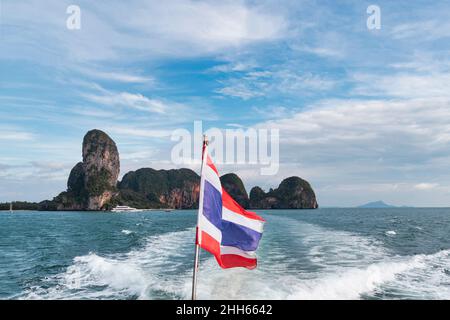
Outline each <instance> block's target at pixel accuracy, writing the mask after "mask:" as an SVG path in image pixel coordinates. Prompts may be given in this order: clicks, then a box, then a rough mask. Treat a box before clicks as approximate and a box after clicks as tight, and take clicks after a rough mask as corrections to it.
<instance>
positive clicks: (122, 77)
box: [77, 67, 155, 84]
mask: <svg viewBox="0 0 450 320" xmlns="http://www.w3.org/2000/svg"><path fill="white" fill-rule="evenodd" d="M77 71H79V72H81V73H82V74H85V75H87V76H90V77H92V78H96V79H102V80H109V81H117V82H124V83H147V84H148V83H150V84H152V83H154V82H155V79H154V78H153V77H149V76H141V75H137V74H132V73H125V72H116V71H104V70H99V69H98V68H96V67H89V68H84V67H81V68H79V69H78V70H77Z"/></svg>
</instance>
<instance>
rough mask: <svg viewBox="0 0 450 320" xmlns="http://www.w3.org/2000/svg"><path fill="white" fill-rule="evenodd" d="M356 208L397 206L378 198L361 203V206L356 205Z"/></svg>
mask: <svg viewBox="0 0 450 320" xmlns="http://www.w3.org/2000/svg"><path fill="white" fill-rule="evenodd" d="M358 208H397V207H396V206H393V205H390V204H387V203H385V202H383V201H381V200H379V201H373V202H369V203H366V204H363V205H361V206H358Z"/></svg>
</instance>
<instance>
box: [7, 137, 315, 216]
mask: <svg viewBox="0 0 450 320" xmlns="http://www.w3.org/2000/svg"><path fill="white" fill-rule="evenodd" d="M82 156H83V161H82V162H79V163H77V164H76V165H75V166H74V167H73V169H72V170H71V172H70V174H69V178H68V181H67V190H66V191H64V192H61V193H60V194H59V195H58V196H56V197H55V198H53V200H45V201H42V202H40V203H30V202H15V203H14V209H16V210H20V209H23V210H45V211H67V210H76V211H88V210H89V211H91V210H92V211H99V210H110V209H112V208H114V207H115V206H117V205H127V206H131V207H135V208H138V209H166V208H171V209H195V208H198V201H199V191H200V177H199V175H198V174H197V173H196V172H194V171H192V170H190V169H186V168H183V169H171V170H155V169H152V168H142V169H138V170H136V171H130V172H128V173H126V174H125V175H124V176H123V178H122V180H121V181H118V177H119V172H120V157H119V152H118V149H117V146H116V143H115V142H114V141H113V140H112V139H111V138H110V137H109V136H108V135H107V134H106V133H105V132H103V131H100V130H97V129H94V130H91V131H89V132H88V133H87V134H86V135H85V137H84V139H83V145H82ZM220 180H221V182H222V186H223V188H224V189H225V190H226V191H227V192H228V193H229V194H230V195H231V196H232V197H233V198H234V199H235V200H236V201H237V202H238V203H239V204H240V205H241V206H243V207H244V208H249V209H316V208H318V204H317V201H316V196H315V193H314V191H313V189H312V187H311V185H310V184H309V183H308V182H307V181H306V180H304V179H301V178H299V177H289V178H287V179H284V180H283V181H282V182H281V183H280V185H279V186H278V188H276V189H270V190H269V191H268V192H265V191H264V190H262V189H261V188H260V187H253V188H252V189H251V191H250V196H249V195H248V194H247V191H246V190H245V187H244V184H243V182H242V180H241V179H240V178H239V177H238V176H237V175H236V174H234V173H230V174H226V175H223V176H222V177H221V178H220ZM0 210H9V204H8V203H2V204H0Z"/></svg>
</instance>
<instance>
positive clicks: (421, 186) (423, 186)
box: [414, 182, 439, 190]
mask: <svg viewBox="0 0 450 320" xmlns="http://www.w3.org/2000/svg"><path fill="white" fill-rule="evenodd" d="M438 186H439V184H438V183H426V182H422V183H418V184H416V185H414V188H415V189H417V190H432V189H435V188H436V187H438Z"/></svg>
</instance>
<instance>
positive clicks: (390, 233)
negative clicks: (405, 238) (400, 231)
mask: <svg viewBox="0 0 450 320" xmlns="http://www.w3.org/2000/svg"><path fill="white" fill-rule="evenodd" d="M385 234H386V235H387V236H395V235H396V234H397V232H395V231H394V230H389V231H386V232H385Z"/></svg>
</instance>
